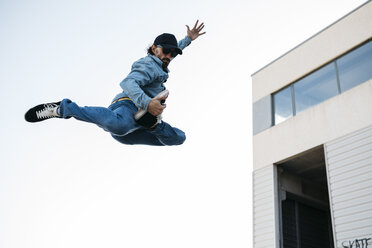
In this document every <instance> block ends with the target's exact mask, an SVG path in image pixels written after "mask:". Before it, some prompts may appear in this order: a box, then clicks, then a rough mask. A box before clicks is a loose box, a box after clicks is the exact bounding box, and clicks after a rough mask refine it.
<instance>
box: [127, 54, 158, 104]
mask: <svg viewBox="0 0 372 248" xmlns="http://www.w3.org/2000/svg"><path fill="white" fill-rule="evenodd" d="M154 78H155V72H154V70H152V69H151V65H150V64H149V63H146V62H144V61H137V62H135V63H134V64H133V65H132V70H131V72H130V73H129V74H128V76H127V77H126V78H124V80H123V81H122V82H121V83H120V87H121V88H122V89H123V91H124V93H125V94H127V96H128V97H129V98H130V99H132V101H133V102H134V104H135V105H136V106H137V107H139V108H141V109H147V107H148V105H149V102H150V100H151V98H150V97H149V96H148V95H146V93H145V92H144V91H143V90H142V88H141V87H143V86H145V85H148V84H150V83H151V82H152V81H153V79H154Z"/></svg>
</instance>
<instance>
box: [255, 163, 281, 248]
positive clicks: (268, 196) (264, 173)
mask: <svg viewBox="0 0 372 248" xmlns="http://www.w3.org/2000/svg"><path fill="white" fill-rule="evenodd" d="M274 169H275V168H274V165H270V166H266V167H264V168H262V169H259V170H256V171H254V172H253V247H254V248H275V247H278V239H277V237H278V235H277V230H278V229H277V220H276V216H277V215H276V186H275V185H276V176H275V171H274Z"/></svg>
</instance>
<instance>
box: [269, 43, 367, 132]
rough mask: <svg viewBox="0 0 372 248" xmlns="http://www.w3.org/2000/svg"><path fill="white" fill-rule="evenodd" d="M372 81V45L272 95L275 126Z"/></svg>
mask: <svg viewBox="0 0 372 248" xmlns="http://www.w3.org/2000/svg"><path fill="white" fill-rule="evenodd" d="M371 78H372V41H369V42H367V43H365V44H364V45H362V46H360V47H358V48H356V49H354V50H353V51H351V52H349V53H347V54H346V55H344V56H342V57H340V58H338V59H337V60H335V61H333V62H331V63H329V64H327V65H325V66H323V67H321V68H320V69H318V70H316V71H315V72H313V73H310V74H309V75H307V76H306V77H304V78H302V79H300V80H298V81H297V82H295V83H293V84H291V85H290V86H288V87H286V88H284V89H283V90H281V91H279V92H277V93H275V94H273V95H272V97H273V104H274V106H273V110H274V125H276V124H279V123H281V122H283V121H285V120H286V119H288V118H290V117H292V116H294V115H296V114H297V113H299V112H301V111H304V110H305V109H307V108H309V107H312V106H314V105H316V104H319V103H321V102H324V101H325V100H327V99H329V98H331V97H333V96H336V95H338V94H341V93H343V92H345V91H346V90H349V89H351V88H353V87H355V86H357V85H359V84H361V83H364V82H366V81H368V80H369V79H371Z"/></svg>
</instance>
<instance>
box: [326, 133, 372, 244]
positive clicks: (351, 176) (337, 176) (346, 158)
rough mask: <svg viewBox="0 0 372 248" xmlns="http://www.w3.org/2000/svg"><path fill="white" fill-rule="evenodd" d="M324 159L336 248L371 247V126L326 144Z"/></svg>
mask: <svg viewBox="0 0 372 248" xmlns="http://www.w3.org/2000/svg"><path fill="white" fill-rule="evenodd" d="M325 157H326V162H327V174H328V184H329V193H330V201H331V211H332V220H333V231H334V236H335V241H336V244H337V246H336V247H337V248H342V247H343V245H342V243H343V242H344V244H347V242H349V241H351V242H353V241H354V240H356V239H359V240H360V239H365V238H367V239H369V238H370V239H371V240H369V245H372V126H369V127H367V128H364V129H362V130H359V131H357V132H354V133H351V134H349V135H346V136H344V137H341V138H339V139H336V140H334V141H332V142H329V143H327V144H325ZM361 247H362V246H361Z"/></svg>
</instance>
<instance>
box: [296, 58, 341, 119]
mask: <svg viewBox="0 0 372 248" xmlns="http://www.w3.org/2000/svg"><path fill="white" fill-rule="evenodd" d="M294 92H295V94H294V95H295V106H296V114H297V113H299V112H301V111H303V110H305V109H307V108H309V107H311V106H314V105H316V104H318V103H321V102H323V101H325V100H327V99H328V98H331V97H333V96H336V95H337V94H338V87H337V77H336V70H335V65H334V63H331V64H328V65H327V66H325V67H323V68H320V69H319V70H317V71H315V72H314V73H311V74H310V75H309V76H307V77H305V78H303V79H301V80H300V81H297V82H296V83H295V84H294Z"/></svg>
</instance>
